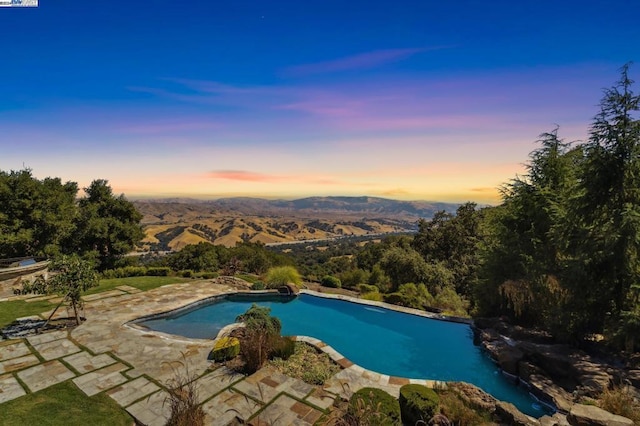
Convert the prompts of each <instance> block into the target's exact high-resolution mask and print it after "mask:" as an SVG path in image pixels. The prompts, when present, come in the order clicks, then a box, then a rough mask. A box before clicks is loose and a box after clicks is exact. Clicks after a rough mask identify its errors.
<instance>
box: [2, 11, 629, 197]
mask: <svg viewBox="0 0 640 426" xmlns="http://www.w3.org/2000/svg"><path fill="white" fill-rule="evenodd" d="M637 16H640V2H638V1H631V0H628V1H626V0H613V1H590V2H584V1H582V2H578V1H572V0H570V1H560V2H558V1H555V2H552V1H518V2H513V1H491V2H488V1H483V2H480V1H450V2H442V1H440V2H434V1H426V0H423V1H406V2H389V1H385V2H376V1H367V2H364V1H350V2H344V1H340V2H338V1H296V2H293V1H269V2H267V1H263V2H258V1H242V0H240V1H233V2H215V1H190V2H186V3H185V2H175V1H172V2H169V1H162V0H160V1H153V0H148V1H138V2H112V1H100V2H91V1H77V0H76V1H72V0H56V1H48V0H40V5H39V7H38V8H1V9H0V28H2V30H3V31H2V32H3V34H4V35H5V38H4V40H3V45H2V48H0V63H1V64H2V68H3V70H4V72H3V74H4V75H3V77H2V78H0V148H1V149H2V154H1V155H0V169H2V170H9V169H20V168H22V167H23V164H24V165H25V166H27V167H30V168H32V169H33V172H34V174H35V175H36V176H39V177H44V176H60V177H62V178H63V179H65V180H73V181H77V182H79V183H80V184H81V185H87V184H88V183H89V182H90V181H91V180H92V179H95V178H105V179H108V180H109V181H110V182H111V184H112V186H113V187H114V190H116V191H117V192H124V193H125V194H127V195H128V196H130V197H140V196H152V197H160V196H176V195H184V196H195V197H220V196H234V195H252V196H264V197H285V198H288V197H297V196H305V195H329V194H331V195H362V194H366V195H377V196H385V197H392V198H403V199H431V200H436V199H437V200H448V201H465V200H467V199H472V200H475V201H479V202H497V200H498V198H497V191H496V188H497V187H498V186H499V185H500V184H501V183H503V182H505V181H507V180H508V179H510V178H512V177H513V176H514V175H515V174H516V173H519V172H522V163H523V162H525V161H526V159H527V154H528V153H529V152H530V151H531V150H532V149H534V148H535V143H534V142H535V140H536V137H537V135H538V134H540V133H542V132H545V131H548V130H551V129H552V128H553V127H554V125H555V124H558V125H560V135H561V136H563V137H565V138H566V139H567V140H575V139H584V138H586V137H587V132H588V126H589V122H590V120H591V117H593V115H595V113H596V112H597V103H598V102H599V99H600V96H601V93H602V88H604V87H609V86H610V85H612V84H613V83H614V82H615V81H616V79H617V78H618V69H619V68H620V66H622V65H623V64H624V63H626V62H629V61H634V60H636V61H637V60H638V59H639V57H640V55H639V53H640V47H639V46H640V43H639V41H640V25H637ZM631 74H632V76H635V77H636V78H637V76H638V75H639V74H640V72H639V71H638V66H637V65H636V66H634V67H632V70H631Z"/></svg>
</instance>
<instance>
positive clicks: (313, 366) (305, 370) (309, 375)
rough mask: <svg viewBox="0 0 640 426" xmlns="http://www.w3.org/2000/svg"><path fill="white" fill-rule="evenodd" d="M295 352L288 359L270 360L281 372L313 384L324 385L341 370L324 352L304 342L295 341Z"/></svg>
mask: <svg viewBox="0 0 640 426" xmlns="http://www.w3.org/2000/svg"><path fill="white" fill-rule="evenodd" d="M294 349H295V351H294V353H293V355H292V356H291V357H290V358H289V359H288V360H286V361H285V360H283V359H279V358H275V359H273V360H272V361H269V364H270V365H272V366H274V367H275V368H276V369H277V370H278V371H279V372H281V373H283V374H286V375H287V376H289V377H295V378H296V379H300V380H302V381H303V382H305V383H309V384H311V385H323V384H324V382H325V381H326V380H328V379H329V378H331V377H333V376H334V375H335V374H337V373H338V372H339V371H340V367H339V366H338V365H337V364H336V363H335V362H333V360H331V358H329V355H327V354H325V353H324V352H319V351H318V350H316V349H315V348H314V347H313V346H311V345H308V344H306V343H303V342H295V346H294Z"/></svg>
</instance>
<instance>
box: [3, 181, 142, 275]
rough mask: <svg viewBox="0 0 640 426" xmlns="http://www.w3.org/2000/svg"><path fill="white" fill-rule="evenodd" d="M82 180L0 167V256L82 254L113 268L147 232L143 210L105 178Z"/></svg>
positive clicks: (102, 265)
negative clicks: (88, 182)
mask: <svg viewBox="0 0 640 426" xmlns="http://www.w3.org/2000/svg"><path fill="white" fill-rule="evenodd" d="M84 193H85V195H84V196H83V197H81V198H78V184H77V183H75V182H65V183H63V182H62V181H61V180H60V178H45V179H36V178H35V177H34V176H33V175H32V173H31V170H28V169H27V170H20V171H10V172H4V171H0V258H12V257H23V256H47V257H56V256H59V255H63V254H77V255H80V256H81V257H83V258H84V259H86V260H89V261H91V263H92V264H93V265H94V266H95V267H97V268H99V269H106V268H112V267H114V265H115V264H116V261H117V260H118V259H119V258H120V257H121V256H123V255H124V254H126V253H129V252H130V251H132V250H133V249H134V247H135V245H136V244H137V243H138V242H139V241H140V240H141V239H142V238H143V237H144V233H143V231H142V227H141V226H140V220H141V219H142V215H141V214H140V213H139V212H138V211H137V210H136V209H135V207H134V206H133V204H131V203H130V202H129V201H127V200H126V199H125V198H124V196H123V195H120V196H115V195H114V194H113V192H112V190H111V187H110V186H109V185H108V182H107V181H106V180H94V181H93V182H92V183H91V185H89V186H88V187H87V188H84Z"/></svg>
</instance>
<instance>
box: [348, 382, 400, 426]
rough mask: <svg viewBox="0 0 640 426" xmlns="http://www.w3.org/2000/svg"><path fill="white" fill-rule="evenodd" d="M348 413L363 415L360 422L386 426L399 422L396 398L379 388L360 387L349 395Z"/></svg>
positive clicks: (398, 406)
mask: <svg viewBox="0 0 640 426" xmlns="http://www.w3.org/2000/svg"><path fill="white" fill-rule="evenodd" d="M349 413H350V414H351V415H355V414H359V415H363V416H364V418H361V420H362V424H367V425H371V426H388V425H399V424H400V404H398V400H397V399H395V398H394V397H392V396H391V395H389V394H388V393H386V392H385V391H383V390H381V389H376V388H362V389H360V390H359V391H357V392H356V393H354V394H353V396H351V399H350V400H349Z"/></svg>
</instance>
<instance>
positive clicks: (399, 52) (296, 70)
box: [285, 47, 444, 76]
mask: <svg viewBox="0 0 640 426" xmlns="http://www.w3.org/2000/svg"><path fill="white" fill-rule="evenodd" d="M443 48H444V47H431V48H410V49H385V50H375V51H373V52H366V53H360V54H358V55H353V56H348V57H346V58H340V59H334V60H331V61H324V62H316V63H313V64H304V65H298V66H294V67H290V68H287V69H286V70H285V74H287V75H292V76H300V75H309V74H324V73H331V72H337V71H348V70H360V69H366V68H373V67H376V66H379V65H384V64H388V63H390V62H396V61H400V60H402V59H406V58H408V57H410V56H413V55H415V54H417V53H421V52H425V51H427V50H437V49H443Z"/></svg>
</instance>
